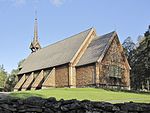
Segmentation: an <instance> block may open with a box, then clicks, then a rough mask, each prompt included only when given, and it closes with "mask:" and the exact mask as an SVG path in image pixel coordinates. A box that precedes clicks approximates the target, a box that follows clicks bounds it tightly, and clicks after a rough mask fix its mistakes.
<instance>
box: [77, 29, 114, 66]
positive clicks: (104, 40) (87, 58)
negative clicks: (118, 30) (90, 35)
mask: <svg viewBox="0 0 150 113" xmlns="http://www.w3.org/2000/svg"><path fill="white" fill-rule="evenodd" d="M114 33H115V31H113V32H110V33H108V34H105V35H102V36H97V37H95V38H94V39H93V40H92V42H91V43H90V44H89V46H88V48H87V50H86V51H85V53H84V54H83V56H82V57H81V59H80V60H79V62H78V64H77V65H76V66H81V65H85V64H90V63H94V62H97V60H98V59H99V58H100V57H101V56H102V55H103V53H104V51H105V50H106V48H107V47H108V46H109V45H110V43H109V42H110V41H111V40H112V37H113V35H114Z"/></svg>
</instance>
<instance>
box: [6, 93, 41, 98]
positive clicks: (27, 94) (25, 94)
mask: <svg viewBox="0 0 150 113" xmlns="http://www.w3.org/2000/svg"><path fill="white" fill-rule="evenodd" d="M9 96H10V97H17V98H23V99H25V98H28V97H32V96H36V97H43V95H41V94H36V93H34V94H33V93H27V92H17V93H11V94H9Z"/></svg>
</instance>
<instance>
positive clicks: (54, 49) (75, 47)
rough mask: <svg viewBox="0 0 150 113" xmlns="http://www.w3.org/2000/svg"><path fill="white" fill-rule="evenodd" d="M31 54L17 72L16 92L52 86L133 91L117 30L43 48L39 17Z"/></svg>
mask: <svg viewBox="0 0 150 113" xmlns="http://www.w3.org/2000/svg"><path fill="white" fill-rule="evenodd" d="M30 49H31V54H30V55H29V56H28V57H27V58H26V59H25V61H24V62H23V64H22V65H21V67H20V71H19V73H18V82H17V84H16V86H15V87H14V90H15V91H19V90H30V89H42V88H49V87H56V88H57V87H69V88H72V87H112V88H113V87H115V88H126V89H129V88H130V66H129V64H128V61H127V58H126V57H125V54H124V52H123V47H122V45H121V43H120V41H119V38H118V35H117V33H116V32H115V31H113V32H110V33H107V34H104V35H100V36H98V35H97V33H96V30H95V29H94V28H90V29H87V30H85V31H82V32H80V33H77V34H75V35H73V36H70V37H68V38H66V39H64V40H61V41H58V42H56V43H54V44H50V45H48V46H46V47H43V48H42V47H41V46H40V43H39V40H38V28H37V18H36V19H35V25H34V38H33V41H32V42H31V44H30Z"/></svg>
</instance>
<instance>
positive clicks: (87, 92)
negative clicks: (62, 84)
mask: <svg viewBox="0 0 150 113" xmlns="http://www.w3.org/2000/svg"><path fill="white" fill-rule="evenodd" d="M10 96H13V97H19V98H27V97H30V96H40V97H43V98H48V97H56V98H57V99H58V100H59V99H61V98H63V99H78V100H84V99H89V100H94V101H107V102H111V103H120V102H129V101H133V102H146V103H150V94H136V93H128V92H121V91H120V92H116V91H108V90H104V89H96V88H50V89H43V90H35V91H20V92H13V93H11V94H10Z"/></svg>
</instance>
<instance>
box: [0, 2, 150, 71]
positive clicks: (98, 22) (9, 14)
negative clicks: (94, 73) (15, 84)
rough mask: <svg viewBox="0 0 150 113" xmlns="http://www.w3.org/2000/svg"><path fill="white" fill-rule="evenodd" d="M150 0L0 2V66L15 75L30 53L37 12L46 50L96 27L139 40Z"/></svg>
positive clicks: (149, 21) (148, 18)
mask: <svg viewBox="0 0 150 113" xmlns="http://www.w3.org/2000/svg"><path fill="white" fill-rule="evenodd" d="M149 4H150V0H0V52H1V53H0V64H3V65H4V68H5V69H6V71H8V72H11V70H12V69H15V68H16V67H17V63H18V62H19V61H20V60H21V59H24V58H26V57H27V56H28V55H29V54H30V50H29V45H30V42H31V40H32V39H33V26H34V17H35V10H37V12H38V30H39V40H40V43H41V45H42V47H44V46H47V45H49V44H51V43H54V42H56V41H58V40H61V39H64V38H66V37H69V36H71V35H73V34H76V33H78V32H81V31H83V30H86V29H88V28H90V27H95V28H96V31H97V34H99V35H102V34H105V33H108V32H111V31H113V30H116V31H117V33H118V35H119V38H120V41H121V42H123V40H124V39H125V38H126V37H128V36H131V37H132V38H133V40H134V41H136V39H137V37H138V35H143V33H144V32H145V31H146V30H147V28H148V25H149V24H150V14H149Z"/></svg>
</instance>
